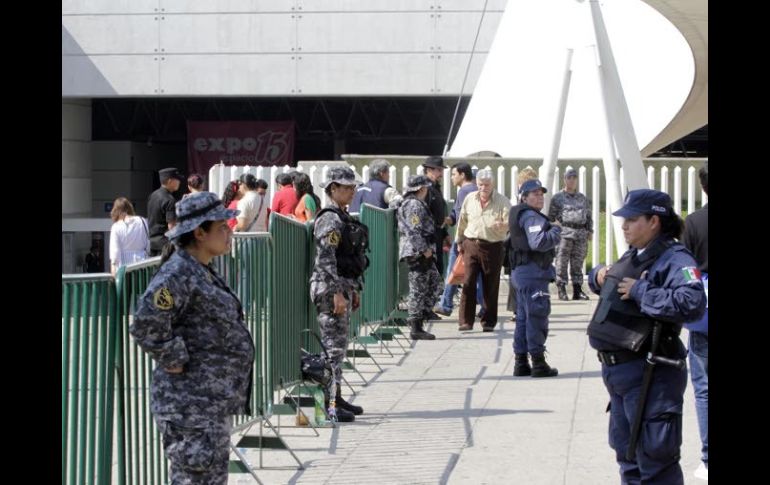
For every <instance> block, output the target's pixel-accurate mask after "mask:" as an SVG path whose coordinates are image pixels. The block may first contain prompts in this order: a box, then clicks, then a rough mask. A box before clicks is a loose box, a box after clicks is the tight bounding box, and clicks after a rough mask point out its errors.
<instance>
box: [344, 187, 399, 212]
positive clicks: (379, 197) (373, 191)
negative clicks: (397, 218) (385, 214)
mask: <svg viewBox="0 0 770 485" xmlns="http://www.w3.org/2000/svg"><path fill="white" fill-rule="evenodd" d="M388 187H390V185H388V184H386V183H385V182H383V181H382V180H379V179H372V180H370V181H369V182H367V183H366V184H365V185H362V186H361V187H359V188H358V190H357V191H356V195H355V196H353V202H351V203H350V207H349V210H350V212H360V211H361V206H362V205H364V204H369V205H373V206H375V207H379V208H380V209H387V208H388V204H386V203H385V190H387V188H388Z"/></svg>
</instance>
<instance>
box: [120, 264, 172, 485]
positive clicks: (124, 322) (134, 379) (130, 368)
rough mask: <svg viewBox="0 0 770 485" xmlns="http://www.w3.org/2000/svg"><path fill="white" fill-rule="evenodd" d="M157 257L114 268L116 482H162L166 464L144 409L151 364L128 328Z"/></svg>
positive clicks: (165, 477) (155, 268) (147, 404)
mask: <svg viewBox="0 0 770 485" xmlns="http://www.w3.org/2000/svg"><path fill="white" fill-rule="evenodd" d="M159 266H160V258H159V257H156V258H151V259H148V260H145V261H142V262H141V263H136V264H132V265H129V266H123V267H121V268H120V269H119V270H118V274H117V277H116V281H117V300H118V316H119V320H120V324H119V327H118V332H117V342H116V348H117V374H118V382H117V392H118V396H117V399H118V420H117V428H118V429H117V436H118V441H117V446H118V453H117V455H118V477H117V478H118V483H119V484H121V485H122V484H130V485H134V484H142V485H149V484H158V485H159V484H164V483H167V482H168V463H167V460H166V457H165V456H164V455H163V444H162V442H161V438H160V434H159V433H158V430H157V428H156V426H155V420H154V419H153V417H152V414H151V413H150V383H151V381H152V370H153V368H154V367H155V364H154V363H153V361H152V358H151V357H150V356H149V355H147V354H146V353H145V352H144V351H143V350H142V349H141V348H139V346H137V345H136V344H135V343H134V342H133V340H132V339H131V336H130V335H129V333H128V327H129V326H130V325H131V322H132V321H133V315H134V310H135V309H136V303H137V301H138V299H139V297H141V296H142V294H143V293H144V291H145V290H146V289H147V286H148V285H149V283H150V280H151V279H152V277H153V276H154V275H155V273H156V272H157V271H158V267H159Z"/></svg>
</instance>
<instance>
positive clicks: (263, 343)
mask: <svg viewBox="0 0 770 485" xmlns="http://www.w3.org/2000/svg"><path fill="white" fill-rule="evenodd" d="M214 266H215V267H216V268H217V271H218V272H219V274H220V275H222V277H223V278H224V279H225V281H226V282H227V285H228V286H229V287H230V289H232V290H233V292H234V293H235V294H236V295H238V299H239V300H240V301H241V304H242V305H243V312H244V317H245V323H246V326H247V327H248V329H249V332H251V336H252V339H253V340H254V347H255V356H254V370H253V376H252V388H251V406H252V412H253V413H254V415H255V416H263V415H265V414H267V413H269V406H270V405H271V404H272V400H273V399H272V398H273V386H272V376H271V373H270V361H269V359H268V355H269V349H270V331H271V329H270V322H271V321H272V316H273V306H272V305H273V293H272V290H273V274H274V273H273V240H272V237H271V236H270V234H267V233H260V234H254V233H249V234H238V233H236V234H234V235H233V250H232V252H231V253H230V254H225V255H222V256H219V257H217V258H215V260H214ZM251 419H254V418H253V417H249V416H238V417H236V419H235V424H242V423H244V422H247V421H249V420H251Z"/></svg>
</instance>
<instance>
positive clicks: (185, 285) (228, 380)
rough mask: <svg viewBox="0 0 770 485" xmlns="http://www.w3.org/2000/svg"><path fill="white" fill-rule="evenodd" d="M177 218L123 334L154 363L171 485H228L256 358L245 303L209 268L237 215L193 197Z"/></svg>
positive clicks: (202, 195) (156, 413)
mask: <svg viewBox="0 0 770 485" xmlns="http://www.w3.org/2000/svg"><path fill="white" fill-rule="evenodd" d="M175 215H176V218H175V219H176V225H175V226H174V228H173V229H171V230H170V231H167V232H166V233H165V235H166V237H167V238H168V239H169V240H170V241H171V243H170V244H168V246H167V247H166V248H164V249H163V252H164V255H163V258H162V259H161V266H160V269H158V272H157V273H156V274H155V276H154V277H153V279H152V281H150V284H149V285H148V287H147V291H145V292H144V294H143V295H142V296H141V297H140V298H139V300H138V301H137V308H136V312H135V315H134V321H133V323H132V324H131V326H130V327H129V332H130V333H131V335H132V336H133V337H134V340H135V341H136V343H137V344H138V345H139V346H140V347H141V348H142V350H144V351H145V352H147V353H148V354H149V355H150V356H151V357H152V358H153V360H155V361H156V362H157V366H156V367H155V370H154V371H153V374H152V387H151V398H150V407H151V411H152V414H153V417H154V418H155V422H156V423H157V425H158V430H159V431H160V433H161V436H162V437H163V449H164V452H165V454H166V457H167V458H168V460H169V462H170V463H171V483H172V484H183V483H184V484H193V483H196V484H207V485H225V484H226V483H227V464H228V458H229V449H230V431H231V424H232V416H233V415H236V414H251V409H250V404H249V396H250V395H251V385H252V380H253V376H252V372H253V365H254V350H255V349H254V341H253V339H252V336H251V334H250V332H249V329H248V327H247V326H246V323H245V321H244V317H243V307H242V305H241V302H240V301H239V300H238V297H237V296H236V295H235V293H233V292H232V290H230V288H229V287H228V286H227V283H225V281H224V279H222V277H221V276H220V275H219V274H218V273H217V271H216V270H215V269H214V267H213V265H212V264H211V262H212V260H213V259H214V257H216V256H219V255H221V254H225V253H227V252H229V251H230V248H231V244H232V236H233V233H232V230H231V229H230V227H229V226H228V225H227V220H228V219H231V218H233V217H235V216H236V215H238V211H237V210H229V209H225V207H224V206H223V205H222V202H221V201H220V200H219V199H218V198H217V196H216V195H215V194H213V193H211V192H198V193H195V194H191V195H190V196H189V197H186V198H184V199H183V200H181V201H180V202H179V203H178V204H177V205H176V214H175Z"/></svg>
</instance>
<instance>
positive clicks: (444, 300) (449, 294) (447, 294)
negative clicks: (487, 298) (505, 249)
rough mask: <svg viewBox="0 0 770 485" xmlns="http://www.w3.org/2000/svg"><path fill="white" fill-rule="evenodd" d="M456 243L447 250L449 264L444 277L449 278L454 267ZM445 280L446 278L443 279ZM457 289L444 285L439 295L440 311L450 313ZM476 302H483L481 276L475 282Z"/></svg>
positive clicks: (482, 305) (482, 306)
mask: <svg viewBox="0 0 770 485" xmlns="http://www.w3.org/2000/svg"><path fill="white" fill-rule="evenodd" d="M457 254H458V253H457V243H455V242H453V243H452V247H451V249H449V264H447V267H446V268H447V269H446V270H447V274H446V276H449V273H450V272H451V271H452V268H453V267H454V265H455V261H457ZM445 280H446V278H445ZM457 287H458V285H446V286H445V287H444V294H443V295H441V301H439V306H440V307H441V309H442V310H445V311H447V312H450V313H451V312H452V309H453V308H454V297H455V293H457ZM476 301H477V302H479V303H481V302H483V301H484V287H483V286H481V275H480V274H479V277H478V279H477V280H476ZM481 308H482V311H484V304H483V303H481Z"/></svg>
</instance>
